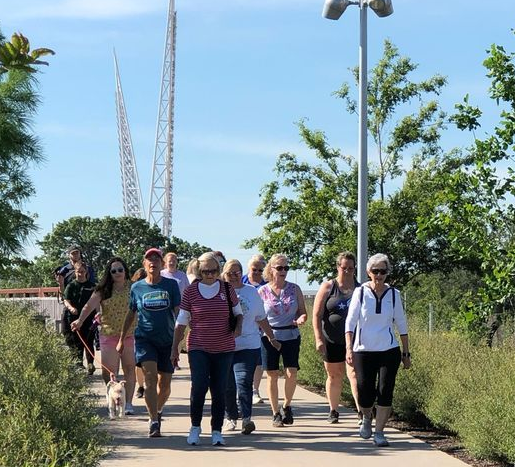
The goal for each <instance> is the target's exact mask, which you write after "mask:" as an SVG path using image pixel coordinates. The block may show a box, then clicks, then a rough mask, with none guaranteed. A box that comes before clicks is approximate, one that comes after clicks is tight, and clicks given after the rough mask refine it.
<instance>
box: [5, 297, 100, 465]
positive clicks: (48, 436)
mask: <svg viewBox="0 0 515 467" xmlns="http://www.w3.org/2000/svg"><path fill="white" fill-rule="evenodd" d="M0 321H1V322H2V326H0V355H2V358H1V359H0V426H1V427H2V429H1V430H0V465H2V466H15V465H16V466H27V467H28V466H36V465H37V466H52V467H58V466H59V467H79V466H80V467H87V466H95V465H98V462H99V459H100V457H101V456H102V454H103V453H104V452H105V448H104V443H105V439H106V436H105V433H103V432H102V431H100V429H99V424H100V419H99V417H98V416H96V415H95V410H94V400H93V398H92V397H91V394H89V393H88V390H87V385H86V379H85V377H84V375H83V374H82V373H81V372H80V371H79V370H78V369H77V368H76V365H75V364H74V362H73V359H72V357H71V355H70V352H69V351H68V348H67V347H66V346H65V344H64V341H63V339H62V337H61V336H59V335H57V334H55V333H53V332H47V331H46V330H45V327H44V325H43V324H42V323H41V322H40V321H38V320H37V319H34V315H33V313H32V312H31V311H30V310H29V309H26V308H21V307H19V306H14V305H10V304H6V303H3V304H0Z"/></svg>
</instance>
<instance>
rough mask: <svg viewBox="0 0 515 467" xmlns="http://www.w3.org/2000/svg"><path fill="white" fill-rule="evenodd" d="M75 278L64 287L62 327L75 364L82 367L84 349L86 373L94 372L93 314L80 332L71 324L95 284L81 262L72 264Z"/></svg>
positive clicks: (85, 266)
mask: <svg viewBox="0 0 515 467" xmlns="http://www.w3.org/2000/svg"><path fill="white" fill-rule="evenodd" d="M74 271H75V280H73V281H71V282H70V283H69V284H68V285H67V286H66V288H65V289H64V294H63V298H64V305H65V306H66V309H65V313H64V328H65V330H66V333H65V338H66V343H67V344H68V346H69V347H70V349H71V350H72V352H73V353H74V354H75V357H76V359H77V365H78V366H79V367H82V366H83V365H82V362H83V358H84V351H86V352H85V353H86V361H87V363H88V374H89V375H92V374H93V373H94V372H95V365H94V363H93V362H94V360H95V358H94V355H95V353H94V352H95V347H94V341H95V329H94V326H93V316H91V318H90V319H88V320H87V322H85V326H84V329H83V330H82V331H80V333H75V332H73V330H72V327H71V324H72V322H73V321H75V320H76V319H77V317H78V316H79V314H80V313H81V311H82V308H83V307H84V305H86V303H87V302H88V300H89V298H90V297H91V295H92V293H93V290H94V289H95V284H93V282H91V281H90V280H89V274H88V266H87V265H86V264H84V263H83V262H80V261H79V262H76V263H75V264H74Z"/></svg>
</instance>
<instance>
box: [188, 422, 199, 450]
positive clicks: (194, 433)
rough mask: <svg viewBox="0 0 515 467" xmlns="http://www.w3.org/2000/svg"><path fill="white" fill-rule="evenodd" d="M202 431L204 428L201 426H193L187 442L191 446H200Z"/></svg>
mask: <svg viewBox="0 0 515 467" xmlns="http://www.w3.org/2000/svg"><path fill="white" fill-rule="evenodd" d="M200 433H202V428H200V427H199V426H192V427H191V428H190V434H189V435H188V437H187V438H186V442H187V443H188V444H190V445H191V446H198V445H199V444H200Z"/></svg>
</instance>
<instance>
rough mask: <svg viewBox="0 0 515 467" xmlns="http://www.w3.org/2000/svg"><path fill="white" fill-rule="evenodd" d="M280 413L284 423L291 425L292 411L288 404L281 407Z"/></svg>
mask: <svg viewBox="0 0 515 467" xmlns="http://www.w3.org/2000/svg"><path fill="white" fill-rule="evenodd" d="M281 415H282V417H283V423H284V424H285V425H293V412H292V410H291V407H290V406H289V405H288V406H286V407H283V408H282V409H281Z"/></svg>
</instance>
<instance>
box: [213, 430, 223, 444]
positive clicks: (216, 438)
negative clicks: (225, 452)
mask: <svg viewBox="0 0 515 467" xmlns="http://www.w3.org/2000/svg"><path fill="white" fill-rule="evenodd" d="M211 444H212V445H213V446H225V440H224V437H223V436H222V433H220V432H219V431H216V430H213V431H212V433H211Z"/></svg>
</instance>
